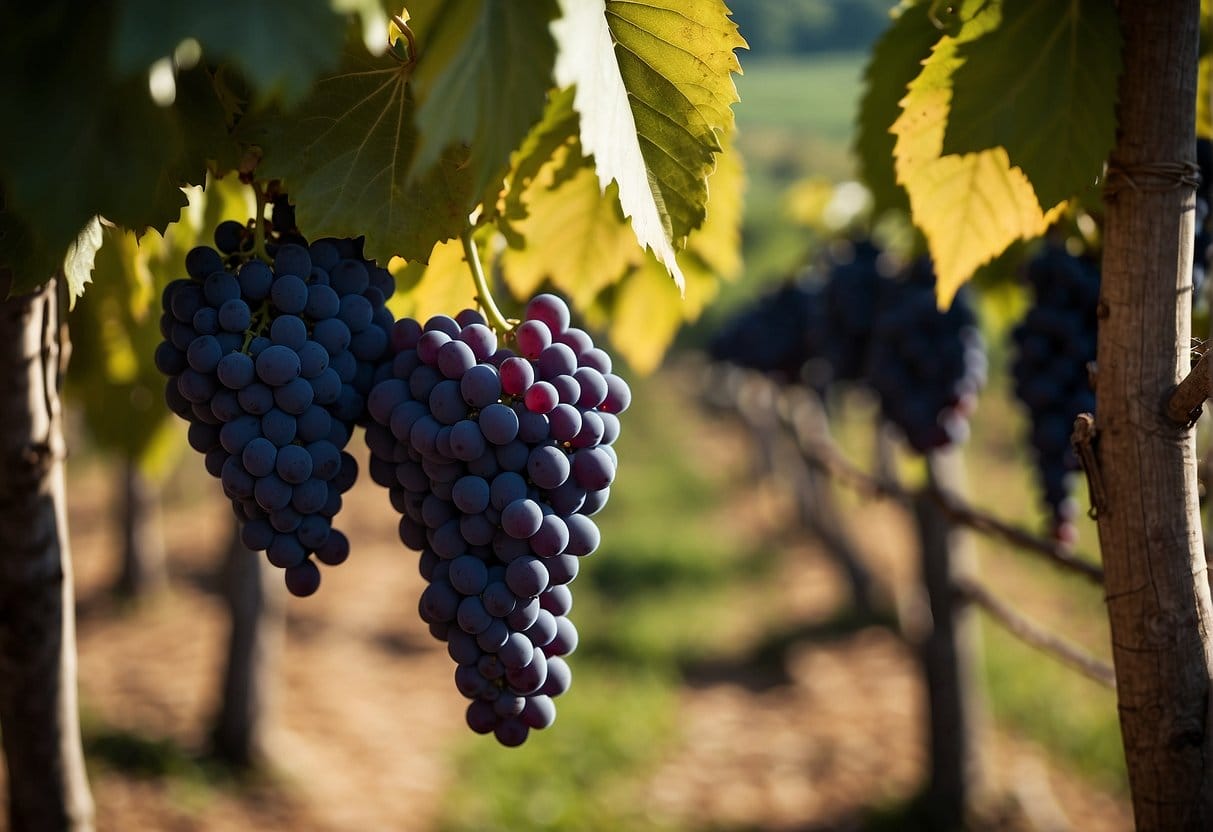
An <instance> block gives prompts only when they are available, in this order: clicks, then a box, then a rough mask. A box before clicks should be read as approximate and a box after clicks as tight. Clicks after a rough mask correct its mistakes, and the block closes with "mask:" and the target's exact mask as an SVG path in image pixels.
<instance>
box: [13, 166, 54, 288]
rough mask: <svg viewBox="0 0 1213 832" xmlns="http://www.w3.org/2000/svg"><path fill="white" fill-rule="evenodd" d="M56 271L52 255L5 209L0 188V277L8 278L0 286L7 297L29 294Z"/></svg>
mask: <svg viewBox="0 0 1213 832" xmlns="http://www.w3.org/2000/svg"><path fill="white" fill-rule="evenodd" d="M58 267H59V262H58V261H57V260H56V258H55V254H54V253H53V252H52V251H50V250H49V249H48V248H47V246H46V245H45V244H44V243H43V242H42V241H41V240H39V239H38V237H37V235H35V234H34V232H33V230H32V229H31V228H30V227H29V226H28V225H27V224H26V223H25V222H24V221H23V220H22V219H21V218H20V217H18V216H17V215H16V214H14V213H13V212H12V211H11V210H9V209H8V208H7V206H6V204H5V199H4V189H3V187H0V277H3V276H4V274H5V273H8V274H9V275H10V278H9V279H8V280H0V286H2V285H5V284H7V285H8V294H9V295H10V296H12V295H20V294H24V293H26V292H31V291H33V290H34V289H37V288H38V287H39V286H41V285H42V284H44V283H46V281H48V280H49V279H50V278H51V276H52V275H53V274H54V273H55V270H56V269H57V268H58ZM0 300H7V298H4V297H0Z"/></svg>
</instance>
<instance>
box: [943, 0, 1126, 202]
mask: <svg viewBox="0 0 1213 832" xmlns="http://www.w3.org/2000/svg"><path fill="white" fill-rule="evenodd" d="M1120 53H1121V34H1120V19H1119V16H1118V15H1117V11H1116V6H1115V5H1114V4H1112V3H1109V2H1107V0H1069V2H1066V3H1057V2H1055V0H1023V2H1013V3H1012V2H1007V3H1003V4H1002V22H1001V23H1000V24H999V25H998V26H997V27H996V28H994V29H991V30H990V31H988V32H986V33H985V34H984V35H982V36H981V37H979V38H975V39H972V40H967V41H966V42H964V43H963V44H961V45H960V47H959V49H958V50H957V61H958V64H959V65H958V66H957V68H956V70H955V72H954V73H953V79H952V85H953V93H952V107H951V114H950V116H949V118H948V124H947V130H946V132H945V134H944V139H943V149H942V153H943V155H951V154H957V155H960V154H964V153H976V152H980V151H982V150H986V149H988V148H993V147H1004V148H1006V151H1007V155H1008V156H1009V157H1010V160H1011V164H1012V165H1015V166H1016V167H1018V168H1020V169H1021V170H1022V171H1023V172H1024V174H1025V175H1026V176H1027V178H1028V181H1030V182H1031V183H1032V187H1033V189H1034V190H1035V191H1036V195H1037V197H1038V198H1039V200H1040V204H1041V205H1053V204H1056V203H1057V202H1060V201H1061V200H1064V199H1069V198H1070V197H1071V196H1073V195H1074V194H1076V193H1078V192H1080V191H1082V190H1084V189H1086V188H1090V187H1091V186H1092V185H1093V184H1094V183H1095V182H1096V180H1097V179H1098V177H1099V175H1100V173H1101V171H1102V167H1103V163H1104V160H1105V159H1106V158H1107V156H1108V153H1109V151H1111V149H1112V145H1113V144H1114V142H1115V140H1116V92H1117V84H1116V81H1117V78H1119V76H1120V71H1121V55H1120ZM1009 68H1014V69H1012V70H1009Z"/></svg>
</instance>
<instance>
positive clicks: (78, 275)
mask: <svg viewBox="0 0 1213 832" xmlns="http://www.w3.org/2000/svg"><path fill="white" fill-rule="evenodd" d="M104 239H105V238H104V236H103V235H102V233H101V218H100V217H93V218H92V219H91V220H89V222H88V224H87V225H85V226H84V228H82V229H80V234H79V235H78V236H77V237H76V239H75V241H74V242H73V243H72V244H71V245H70V246H68V248H67V256H66V257H65V258H64V260H63V277H64V278H65V279H66V280H67V296H68V302H69V304H70V305H72V306H74V305H75V303H76V298H78V297H80V296H81V295H83V294H84V284H85V283H88V282H89V281H90V280H92V278H93V263H94V261H95V260H96V258H97V250H98V249H99V248H101V244H102V242H104Z"/></svg>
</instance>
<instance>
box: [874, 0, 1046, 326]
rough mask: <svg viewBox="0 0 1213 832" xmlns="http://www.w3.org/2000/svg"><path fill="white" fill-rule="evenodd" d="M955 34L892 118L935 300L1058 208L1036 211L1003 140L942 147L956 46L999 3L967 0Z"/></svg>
mask: <svg viewBox="0 0 1213 832" xmlns="http://www.w3.org/2000/svg"><path fill="white" fill-rule="evenodd" d="M960 17H961V19H962V21H963V23H962V25H961V26H960V28H959V30H958V31H957V34H956V35H955V36H952V35H949V36H946V37H944V38H942V39H941V40H940V41H939V43H937V44H936V45H935V48H934V50H933V51H932V53H931V57H930V58H928V59H927V61H926V63H925V64H924V66H923V70H922V72H921V73H920V74H919V76H918V77H917V78H916V79H914V81H913V82H912V83H911V84H910V88H909V92H908V93H907V95H906V96H905V98H903V99H902V114H901V116H900V117H898V119H897V121H896V122H894V124H893V127H892V132H893V134H894V136H895V137H896V143H895V145H894V149H893V154H894V161H895V168H896V172H897V181H898V182H899V183H900V184H901V185H902V186H904V187H905V189H906V193H907V195H908V196H909V200H910V209H911V213H912V218H913V221H914V224H915V225H916V226H917V227H918V228H919V230H920V231H922V233H923V235H924V236H925V237H926V240H927V246H928V248H929V250H930V253H931V257H932V259H933V260H934V263H935V273H936V278H937V280H936V294H937V296H938V298H939V303H940V305H941V306H947V305H948V304H949V303H951V300H952V297H953V296H954V295H955V293H956V290H957V289H959V288H960V286H961V285H962V284H963V283H964V282H965V281H966V280H968V279H969V277H970V276H971V275H972V274H973V272H974V271H975V270H976V269H977V268H978V267H979V266H981V265H982V264H983V263H986V262H988V261H989V260H990V259H991V258H993V257H995V256H996V255H998V254H999V253H1001V252H1002V251H1003V250H1004V249H1005V248H1006V247H1007V246H1008V245H1010V244H1011V243H1012V242H1014V241H1015V240H1018V239H1029V238H1031V237H1035V236H1038V235H1040V234H1042V233H1043V232H1044V231H1045V229H1046V228H1048V226H1049V224H1050V223H1051V222H1052V220H1053V219H1054V218H1055V217H1056V216H1058V215H1059V214H1060V212H1061V210H1063V209H1064V207H1065V203H1064V202H1063V203H1060V204H1058V205H1056V206H1054V207H1053V208H1052V209H1050V210H1049V211H1048V212H1045V211H1042V209H1041V206H1040V203H1039V201H1038V200H1037V198H1036V193H1035V191H1034V190H1033V189H1032V184H1031V183H1030V182H1029V181H1028V179H1027V177H1026V176H1024V174H1023V171H1022V170H1020V169H1019V168H1017V167H1013V166H1012V165H1011V163H1010V160H1009V158H1008V156H1007V152H1006V150H1005V149H1003V148H1002V147H995V148H991V149H987V150H982V151H980V152H976V153H966V154H963V155H958V154H944V153H943V152H942V151H943V140H944V130H945V128H946V125H947V123H948V119H949V113H950V109H951V100H952V77H953V73H954V72H955V70H956V68H957V67H958V66H959V65H960V63H961V62H962V59H961V58H960V57H959V55H958V50H959V48H960V46H961V45H962V44H964V43H968V42H971V41H974V40H976V39H978V38H980V37H981V36H982V35H984V34H985V33H986V32H988V31H990V30H991V29H993V28H994V27H996V26H997V25H998V22H999V20H1000V16H999V8H998V6H996V5H991V4H989V3H987V2H986V0H965V1H964V2H963V3H962V4H961V11H960Z"/></svg>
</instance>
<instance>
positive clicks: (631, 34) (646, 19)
mask: <svg viewBox="0 0 1213 832" xmlns="http://www.w3.org/2000/svg"><path fill="white" fill-rule="evenodd" d="M561 7H562V10H563V13H564V16H563V18H562V19H561V20H559V21H557V22H556V23H554V24H553V27H552V28H553V31H554V32H555V35H556V39H557V43H558V46H559V53H558V55H557V59H556V71H555V72H556V81H557V83H558V84H559V85H560V86H571V85H575V86H576V93H575V98H574V107H575V108H576V110H577V112H578V113H579V114H580V116H581V144H582V146H583V147H584V149H585V151H586V152H587V153H589V154H591V155H593V157H594V163H595V167H596V170H597V173H598V179H599V182H600V184H601V186H602V188H603V189H604V190H605V188H606V186H607V185H609V184H610V183H611V182H612V181H614V182H616V183H617V184H618V187H619V199H620V202H621V204H622V207H623V213H624V215H625V216H626V217H627V218H628V219H629V220H630V221H631V225H632V229H633V231H634V233H635V235H636V238H637V239H638V240H639V241H640V243H641V245H643V246H644V247H646V248H647V249H649V250H651V251H652V252H653V253H654V254H655V255H656V256H657V258H658V260H659V261H660V262H662V263H663V264H664V265H665V266H666V267H667V269H668V270H669V272H670V274H671V275H672V276H673V277H674V281H675V283H676V284H677V285H678V287H679V288H680V289H681V288H682V287H683V285H684V279H683V276H682V274H681V272H680V270H679V267H678V263H677V262H676V260H675V257H674V250H675V247H681V246H682V245H683V244H684V242H685V238H686V236H687V234H689V233H690V231H691V230H692V229H694V228H697V227H699V225H700V224H702V222H703V216H704V205H705V203H706V202H707V185H706V182H707V177H708V174H709V173H711V171H712V168H713V166H714V164H715V154H716V153H718V152H719V151H720V148H721V145H720V139H719V135H720V134H727V133H728V132H730V131H731V130H732V127H733V113H732V109H731V107H732V104H733V103H734V102H736V101H737V90H736V87H735V86H734V84H733V78H732V73H734V72H740V71H741V66H740V64H739V63H738V62H737V56H736V55H735V54H734V50H735V49H739V48H744V47H745V45H746V44H745V41H744V40H743V39H742V38H741V36H740V35H739V34H738V33H737V27H736V25H735V24H734V23H733V22H732V21H731V20H730V19H729V17H728V10H727V9H726V8H725V6H724V5H723V4H722V3H721V2H719V0H691V1H690V2H674V0H653V1H652V2H648V3H644V4H641V3H634V2H625V0H606V2H603V0H595V1H594V2H590V0H578V2H573V0H562V2H561Z"/></svg>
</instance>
